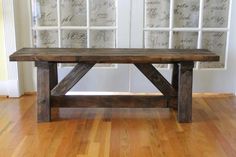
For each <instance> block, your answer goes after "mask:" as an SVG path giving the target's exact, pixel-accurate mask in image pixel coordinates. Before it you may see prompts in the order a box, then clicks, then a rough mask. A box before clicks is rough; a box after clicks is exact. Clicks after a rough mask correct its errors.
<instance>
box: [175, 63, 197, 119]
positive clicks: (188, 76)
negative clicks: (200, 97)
mask: <svg viewBox="0 0 236 157" xmlns="http://www.w3.org/2000/svg"><path fill="white" fill-rule="evenodd" d="M193 67H194V63H193V62H182V63H180V64H179V87H178V89H179V90H178V115H177V118H178V121H179V122H184V123H188V122H192V82H193Z"/></svg>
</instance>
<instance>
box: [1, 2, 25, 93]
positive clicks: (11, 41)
mask: <svg viewBox="0 0 236 157" xmlns="http://www.w3.org/2000/svg"><path fill="white" fill-rule="evenodd" d="M2 2H3V3H2V4H3V20H4V35H5V50H6V57H7V59H6V60H7V72H8V81H7V92H8V93H7V95H8V96H9V97H20V96H21V95H22V94H23V87H22V85H21V84H20V82H21V80H20V79H21V77H20V70H21V68H20V66H19V64H18V63H16V62H10V61H9V56H10V55H11V54H12V53H13V52H15V51H16V50H17V43H16V25H15V9H14V0H3V1H2ZM4 84H5V83H4Z"/></svg>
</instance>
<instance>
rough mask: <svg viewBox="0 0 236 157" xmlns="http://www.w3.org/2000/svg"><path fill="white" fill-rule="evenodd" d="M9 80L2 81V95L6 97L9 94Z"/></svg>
mask: <svg viewBox="0 0 236 157" xmlns="http://www.w3.org/2000/svg"><path fill="white" fill-rule="evenodd" d="M7 86H8V81H0V96H1V97H6V96H8V90H7Z"/></svg>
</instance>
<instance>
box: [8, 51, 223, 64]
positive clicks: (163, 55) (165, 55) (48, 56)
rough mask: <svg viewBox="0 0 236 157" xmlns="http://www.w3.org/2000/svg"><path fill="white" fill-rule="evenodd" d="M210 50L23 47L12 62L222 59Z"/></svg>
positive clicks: (142, 61)
mask: <svg viewBox="0 0 236 157" xmlns="http://www.w3.org/2000/svg"><path fill="white" fill-rule="evenodd" d="M219 58H220V57H219V56H218V55H216V54H214V53H212V52H210V51H209V50H206V49H142V48H140V49H134V48H23V49H20V50H19V51H17V52H15V53H14V54H12V55H11V56H10V60H11V61H47V62H58V63H75V62H86V63H172V62H183V61H207V62H209V61H219Z"/></svg>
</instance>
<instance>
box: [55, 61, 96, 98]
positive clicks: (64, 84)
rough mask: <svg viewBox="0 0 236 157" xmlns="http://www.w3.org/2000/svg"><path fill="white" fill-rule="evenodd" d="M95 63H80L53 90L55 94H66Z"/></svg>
mask: <svg viewBox="0 0 236 157" xmlns="http://www.w3.org/2000/svg"><path fill="white" fill-rule="evenodd" d="M93 66H94V64H84V63H78V64H77V65H76V66H75V67H74V68H73V69H72V70H71V72H70V73H69V74H68V75H67V76H66V77H65V78H64V79H63V80H62V81H61V82H60V83H59V84H58V85H57V86H56V87H55V88H53V90H52V91H51V94H52V95H54V96H60V95H65V94H66V93H67V92H68V91H69V90H70V89H71V88H72V87H73V86H74V85H75V84H76V83H77V82H78V81H79V80H80V79H81V78H83V76H84V75H85V74H86V73H87V72H88V71H89V70H90V69H91V68H92V67H93Z"/></svg>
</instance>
